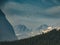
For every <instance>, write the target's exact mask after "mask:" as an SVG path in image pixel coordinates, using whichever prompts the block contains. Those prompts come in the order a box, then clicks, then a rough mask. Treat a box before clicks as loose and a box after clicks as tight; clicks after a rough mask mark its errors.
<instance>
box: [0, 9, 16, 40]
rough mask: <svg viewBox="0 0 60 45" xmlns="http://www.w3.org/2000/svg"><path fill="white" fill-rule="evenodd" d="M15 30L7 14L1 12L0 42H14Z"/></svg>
mask: <svg viewBox="0 0 60 45" xmlns="http://www.w3.org/2000/svg"><path fill="white" fill-rule="evenodd" d="M16 39H17V37H16V35H15V32H14V29H13V27H12V25H11V24H10V23H9V22H8V20H7V19H6V17H5V14H4V13H3V12H2V11H1V10H0V41H12V40H16Z"/></svg>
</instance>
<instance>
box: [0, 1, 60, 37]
mask: <svg viewBox="0 0 60 45" xmlns="http://www.w3.org/2000/svg"><path fill="white" fill-rule="evenodd" d="M0 7H1V9H2V11H3V12H4V13H5V15H6V18H7V20H8V21H9V22H10V23H11V24H12V26H13V28H14V29H15V26H17V25H20V24H22V25H25V26H27V27H28V28H29V29H33V30H34V29H36V28H38V27H39V26H40V25H43V24H46V25H49V26H54V27H55V26H57V27H58V26H60V0H0ZM31 33H32V34H31ZM31 33H27V34H24V33H23V34H21V33H20V34H17V35H20V36H19V37H20V38H24V37H30V36H31V35H32V36H34V35H36V34H39V31H36V32H33V31H32V32H31Z"/></svg>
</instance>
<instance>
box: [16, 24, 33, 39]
mask: <svg viewBox="0 0 60 45" xmlns="http://www.w3.org/2000/svg"><path fill="white" fill-rule="evenodd" d="M15 32H16V35H17V37H18V38H19V39H23V38H27V37H30V33H31V32H32V30H31V29H29V28H28V27H27V26H25V25H22V24H20V25H16V26H15Z"/></svg>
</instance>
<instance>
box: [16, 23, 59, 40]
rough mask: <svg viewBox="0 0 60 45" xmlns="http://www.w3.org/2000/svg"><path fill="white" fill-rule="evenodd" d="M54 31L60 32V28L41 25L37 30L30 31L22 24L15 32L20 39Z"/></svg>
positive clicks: (17, 26)
mask: <svg viewBox="0 0 60 45" xmlns="http://www.w3.org/2000/svg"><path fill="white" fill-rule="evenodd" d="M53 29H57V30H59V29H60V28H58V27H55V28H53V27H52V26H48V25H46V24H43V25H40V26H39V27H37V28H36V29H29V28H28V27H27V26H26V25H22V24H20V25H16V26H15V31H16V34H17V37H18V38H19V39H24V38H29V37H34V36H36V35H40V34H42V33H48V32H50V31H51V30H53Z"/></svg>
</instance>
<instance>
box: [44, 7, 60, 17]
mask: <svg viewBox="0 0 60 45" xmlns="http://www.w3.org/2000/svg"><path fill="white" fill-rule="evenodd" d="M45 14H46V16H47V17H50V18H60V6H54V7H51V8H48V9H46V10H45Z"/></svg>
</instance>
